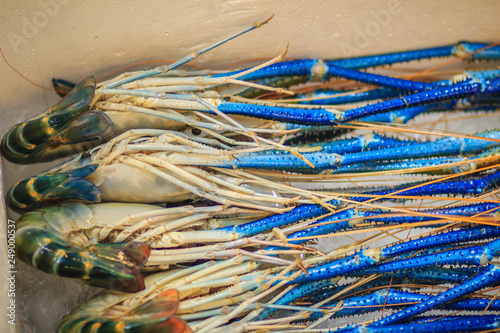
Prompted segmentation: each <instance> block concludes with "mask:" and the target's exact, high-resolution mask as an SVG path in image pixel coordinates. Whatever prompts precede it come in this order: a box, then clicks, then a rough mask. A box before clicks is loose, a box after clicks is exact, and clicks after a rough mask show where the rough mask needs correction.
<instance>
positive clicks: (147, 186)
mask: <svg viewBox="0 0 500 333" xmlns="http://www.w3.org/2000/svg"><path fill="white" fill-rule="evenodd" d="M87 179H88V180H90V181H92V182H93V183H95V184H99V188H100V189H101V191H102V194H101V200H102V201H114V202H138V203H157V202H179V201H182V200H187V199H190V198H192V197H193V195H192V194H191V193H189V192H188V191H187V190H184V189H182V188H180V187H178V186H176V185H173V184H171V183H170V182H168V181H166V180H164V179H163V178H160V177H158V176H156V175H154V174H152V173H149V172H146V171H144V170H142V169H140V168H137V167H135V166H130V165H125V164H112V165H102V166H100V167H99V168H97V170H96V171H95V172H94V173H93V174H92V175H90V176H89V177H88V178H87Z"/></svg>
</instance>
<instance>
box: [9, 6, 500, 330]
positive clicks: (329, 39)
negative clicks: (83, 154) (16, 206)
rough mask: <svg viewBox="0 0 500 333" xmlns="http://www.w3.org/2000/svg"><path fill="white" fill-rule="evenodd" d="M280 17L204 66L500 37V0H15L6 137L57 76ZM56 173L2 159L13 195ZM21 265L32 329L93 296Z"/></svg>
mask: <svg viewBox="0 0 500 333" xmlns="http://www.w3.org/2000/svg"><path fill="white" fill-rule="evenodd" d="M272 14H275V17H274V18H273V19H272V20H271V22H270V23H268V24H267V25H266V26H264V27H262V28H259V29H257V30H256V31H253V32H250V33H248V34H246V35H245V36H242V37H240V38H238V39H236V40H234V41H231V42H230V43H228V44H226V45H224V46H222V47H220V48H218V49H216V50H213V51H211V52H210V53H208V54H206V55H202V56H201V57H200V58H199V59H198V60H196V61H195V62H194V63H196V64H198V65H201V66H204V67H207V68H222V67H224V66H227V65H230V64H233V63H236V62H239V61H242V60H247V59H255V58H272V57H274V56H276V55H278V54H279V53H280V52H281V51H282V50H283V49H284V48H285V46H286V45H287V43H290V46H289V52H288V56H287V57H289V58H299V57H321V58H334V57H345V56H354V55H363V54H372V53H379V52H389V51H399V50H405V49H413V48H419V47H431V46H437V45H444V44H451V43H454V42H457V41H459V40H472V41H486V42H488V41H497V40H498V39H499V37H500V36H499V34H498V31H500V29H499V28H500V22H499V21H498V16H499V14H500V3H499V2H498V1H494V0H483V1H474V2H472V1H467V0H459V1H456V0H446V1H439V2H436V1H431V0H425V1H419V2H406V1H400V0H376V1H370V2H367V1H359V0H358V1H327V0H323V1H299V0H288V1H271V0H233V1H215V0H211V1H183V0H182V1H181V0H175V1H172V0H171V1H161V0H153V1H132V0H116V1H106V2H104V1H99V2H98V1H95V2H91V1H71V0H38V1H33V0H6V1H2V2H1V3H0V15H1V20H0V27H1V28H2V34H1V36H0V47H1V48H2V51H3V54H4V55H5V57H6V58H7V60H8V62H9V63H10V64H11V65H12V67H13V68H15V70H16V71H17V72H16V71H14V70H13V69H12V68H9V66H8V65H7V63H6V62H5V61H4V60H0V73H1V78H0V110H1V112H0V134H1V135H3V134H4V133H5V132H6V131H7V130H8V129H9V128H10V127H11V126H12V125H14V124H16V123H18V122H21V121H24V120H25V119H27V118H29V117H32V116H34V115H36V114H39V113H41V112H43V111H44V110H46V109H48V108H49V107H50V106H52V105H53V104H54V103H55V102H57V100H58V99H59V97H58V96H57V95H56V94H55V93H54V92H52V91H48V90H44V89H42V88H40V87H39V86H42V87H45V88H51V79H52V78H53V77H58V78H63V79H67V80H70V81H74V82H76V81H78V80H80V79H81V78H83V77H85V76H87V75H91V74H92V75H96V76H97V77H101V76H103V75H104V74H107V73H109V72H111V71H113V70H115V69H118V68H121V67H123V66H127V65H130V64H133V63H138V62H142V61H148V60H157V59H168V60H178V59H180V58H181V57H183V56H185V55H187V54H189V53H191V52H193V51H195V50H198V49H200V48H202V47H205V46H207V45H209V44H211V43H213V42H215V41H217V40H219V39H222V38H224V37H226V36H228V35H230V34H232V33H234V32H236V31H239V30H241V29H242V28H244V27H246V26H248V25H249V24H251V23H253V22H255V21H258V20H263V19H265V18H267V17H269V16H270V15H272ZM23 76H24V77H23ZM28 80H30V81H32V82H33V83H36V84H37V85H39V86H36V85H34V84H32V83H30V82H29V81H28ZM47 167H48V164H44V165H35V166H16V165H13V164H11V163H9V162H7V161H3V171H2V176H3V180H4V186H5V187H4V188H9V187H10V186H11V185H13V184H14V183H15V182H17V181H19V180H21V179H23V178H25V177H27V176H30V175H33V174H35V173H37V172H39V171H41V170H44V169H46V168H47ZM0 192H1V189H0ZM2 196H3V194H2ZM0 209H1V210H0V217H1V219H2V221H4V220H6V219H7V216H8V217H9V218H12V219H15V218H16V216H15V215H14V214H11V213H10V214H9V215H7V214H6V211H5V208H4V205H3V203H1V204H0ZM5 226H6V224H1V227H0V235H1V237H0V246H1V248H2V249H6V246H5V241H6V237H5V229H6V227H5ZM6 263H7V254H6V253H4V252H2V254H0V270H2V271H4V272H7V271H8V269H7V267H6ZM17 268H18V269H17V270H18V273H17V275H16V286H17V287H16V288H17V289H16V294H17V295H18V296H19V298H18V303H17V305H18V308H17V310H16V311H17V312H16V320H17V323H18V326H17V328H18V329H19V330H20V331H22V332H32V333H39V332H53V331H54V330H55V327H56V326H57V323H58V321H59V320H60V319H61V316H62V315H63V314H64V313H65V311H67V310H68V309H70V308H71V307H72V306H74V305H75V304H76V303H78V302H80V301H81V300H82V299H83V298H84V297H85V294H86V292H87V287H86V286H83V285H82V284H79V283H77V282H67V281H66V280H64V281H63V280H62V279H59V278H56V277H53V276H49V275H47V274H45V273H41V272H35V271H34V270H32V269H28V267H27V266H26V265H22V264H18V267H17ZM6 274H7V273H6ZM0 276H1V275H0ZM1 281H2V282H1V283H0V309H3V310H0V331H1V332H10V331H13V330H14V327H13V326H12V325H9V324H8V323H7V319H8V318H7V317H6V315H5V314H7V310H6V307H7V306H8V304H9V303H8V302H9V298H8V297H7V293H8V284H7V283H6V281H7V280H6V277H5V278H3V277H2V278H1ZM21 286H25V287H26V289H20V288H21ZM64 288H66V289H64ZM35 290H36V291H38V292H36V293H35V292H33V291H35ZM68 290H69V291H73V293H70V292H69V291H68ZM75 295H79V296H78V297H77V296H75ZM19 302H21V303H19ZM1 311H5V314H2V313H1ZM9 330H10V331H9Z"/></svg>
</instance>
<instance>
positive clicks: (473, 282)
mask: <svg viewBox="0 0 500 333" xmlns="http://www.w3.org/2000/svg"><path fill="white" fill-rule="evenodd" d="M499 280H500V269H499V268H498V267H497V266H495V265H489V267H488V270H486V271H485V272H484V273H480V274H478V275H477V276H474V277H472V278H470V279H469V280H467V281H465V282H464V283H462V284H460V285H458V286H455V287H453V288H450V289H448V290H447V291H444V292H442V293H440V294H439V295H436V296H433V297H431V298H429V299H428V300H426V301H424V302H421V303H419V304H416V305H413V306H410V307H408V308H406V309H405V310H402V311H399V312H396V313H395V314H393V315H390V316H388V317H385V318H383V319H381V320H379V321H376V322H374V323H373V324H371V325H369V326H371V327H374V326H384V325H390V324H394V323H396V322H399V321H402V320H405V319H408V318H411V317H414V316H416V315H419V314H421V313H423V312H425V311H429V310H431V309H434V308H436V307H438V306H441V305H442V304H445V303H449V302H451V301H454V300H456V299H459V298H460V297H463V296H465V295H468V294H470V293H473V292H475V291H477V290H479V289H482V288H485V287H487V286H489V285H491V284H493V283H497V282H498V281H499Z"/></svg>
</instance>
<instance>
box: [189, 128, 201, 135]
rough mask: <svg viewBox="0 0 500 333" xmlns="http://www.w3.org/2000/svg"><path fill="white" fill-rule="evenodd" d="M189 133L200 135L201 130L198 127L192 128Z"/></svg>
mask: <svg viewBox="0 0 500 333" xmlns="http://www.w3.org/2000/svg"><path fill="white" fill-rule="evenodd" d="M191 133H193V135H200V134H201V130H200V129H199V128H193V129H192V130H191Z"/></svg>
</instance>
